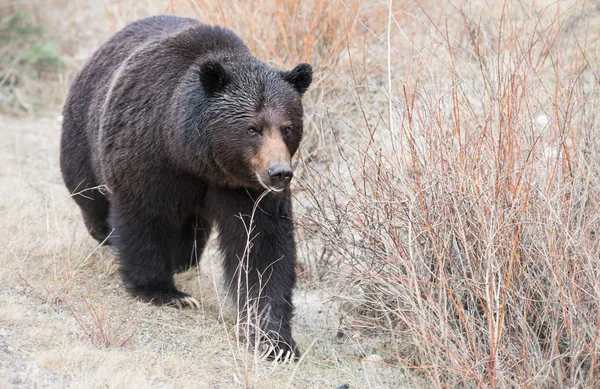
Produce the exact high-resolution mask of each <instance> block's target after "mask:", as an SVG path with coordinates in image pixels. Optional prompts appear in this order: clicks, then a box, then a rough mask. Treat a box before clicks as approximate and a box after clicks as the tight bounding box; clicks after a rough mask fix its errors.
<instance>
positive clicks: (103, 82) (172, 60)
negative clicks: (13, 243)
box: [63, 15, 250, 175]
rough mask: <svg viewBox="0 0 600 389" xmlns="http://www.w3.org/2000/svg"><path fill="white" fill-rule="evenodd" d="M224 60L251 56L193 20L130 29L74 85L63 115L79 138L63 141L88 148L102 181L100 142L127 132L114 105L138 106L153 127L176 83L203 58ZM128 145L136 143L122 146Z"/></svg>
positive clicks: (171, 19)
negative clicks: (104, 131) (102, 132)
mask: <svg viewBox="0 0 600 389" xmlns="http://www.w3.org/2000/svg"><path fill="white" fill-rule="evenodd" d="M223 54H225V55H229V54H233V55H239V54H242V55H245V54H250V52H249V50H248V48H247V47H246V45H245V44H244V43H243V42H242V40H241V39H239V38H238V37H237V36H236V35H235V34H234V33H233V32H231V31H229V30H227V29H224V28H221V27H218V26H210V25H203V24H201V23H200V22H199V21H197V20H194V19H188V18H180V17H176V16H169V15H161V16H153V17H149V18H146V19H142V20H139V21H136V22H133V23H131V24H129V25H128V26H126V27H125V28H123V29H122V30H121V31H119V32H118V33H117V34H115V35H114V36H113V37H112V38H110V39H109V40H108V41H107V42H106V43H104V44H103V45H102V46H101V47H100V48H99V49H98V50H97V51H96V52H95V53H94V54H93V56H92V57H91V58H90V59H89V60H88V62H87V63H86V64H85V65H84V67H83V68H82V70H81V71H80V73H79V74H78V75H77V77H76V78H75V80H74V81H73V84H72V86H71V89H70V91H69V96H68V97H67V102H66V104H65V108H64V112H63V115H64V120H65V121H66V122H68V125H67V126H63V128H64V129H66V128H68V131H70V132H76V133H73V134H63V135H67V136H68V137H70V138H71V139H73V141H76V140H79V143H81V142H85V144H83V145H82V147H85V149H87V150H88V151H89V152H90V153H91V154H92V165H93V167H94V170H95V171H96V174H97V175H99V174H100V171H99V169H98V164H99V161H98V158H99V157H100V148H101V146H100V142H101V140H100V138H99V137H102V136H104V135H109V136H111V135H115V134H114V131H120V130H121V129H120V128H117V127H123V126H121V125H119V123H114V121H115V120H119V119H120V118H121V117H123V112H113V111H114V106H115V105H117V106H120V107H125V108H124V109H128V108H131V107H134V106H137V107H138V112H137V116H139V117H142V116H143V117H144V120H147V121H148V122H152V121H153V120H154V119H153V118H152V117H150V116H151V114H152V113H154V114H156V113H160V112H161V110H160V109H152V110H149V107H150V106H155V107H156V105H157V104H165V103H167V102H168V97H167V96H166V94H168V93H171V92H172V91H173V90H174V89H175V85H174V84H173V80H175V79H178V80H180V81H181V78H182V74H183V73H185V72H187V70H188V69H189V67H190V64H191V63H194V62H195V61H197V60H198V59H199V58H200V57H203V56H206V55H217V56H218V55H223ZM140 99H146V101H147V102H146V104H143V106H141V105H140V101H139V100H140ZM159 100H161V101H159ZM116 101H120V102H121V103H118V102H116ZM127 101H132V102H133V103H128V102H127ZM107 110H108V111H107ZM121 110H122V109H121ZM131 116H133V115H129V117H131ZM106 123H108V124H109V127H112V128H109V129H108V130H107V132H108V133H105V134H102V135H101V134H100V131H101V129H100V127H101V126H104V125H105V124H106ZM128 124H133V123H128ZM125 127H133V126H125ZM124 130H126V131H127V130H129V129H128V128H125V129H124ZM63 131H64V130H63ZM127 139H132V137H129V138H124V139H123V141H127Z"/></svg>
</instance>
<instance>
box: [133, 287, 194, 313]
mask: <svg viewBox="0 0 600 389" xmlns="http://www.w3.org/2000/svg"><path fill="white" fill-rule="evenodd" d="M129 293H131V294H132V295H134V296H136V297H138V298H139V299H141V300H142V301H145V302H148V303H152V304H154V305H157V306H159V307H160V306H163V305H165V306H170V307H175V308H179V309H183V308H192V309H196V308H197V309H199V308H200V303H199V302H198V300H196V299H195V298H193V297H192V296H190V295H189V294H187V293H183V292H180V291H169V292H165V291H160V290H152V291H150V290H140V289H133V290H131V289H130V290H129Z"/></svg>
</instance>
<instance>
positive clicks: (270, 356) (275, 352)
mask: <svg viewBox="0 0 600 389" xmlns="http://www.w3.org/2000/svg"><path fill="white" fill-rule="evenodd" d="M260 351H261V357H263V358H265V359H267V360H269V361H274V362H282V363H287V362H291V361H297V360H298V358H300V351H299V350H298V347H297V346H296V342H294V340H293V339H292V340H291V341H290V342H284V341H282V340H279V341H273V340H268V339H265V340H263V341H262V342H261V344H260Z"/></svg>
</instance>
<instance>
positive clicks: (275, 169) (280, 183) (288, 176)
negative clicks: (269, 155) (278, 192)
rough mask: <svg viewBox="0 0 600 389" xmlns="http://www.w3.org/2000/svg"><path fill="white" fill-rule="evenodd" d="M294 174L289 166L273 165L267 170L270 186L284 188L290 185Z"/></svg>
mask: <svg viewBox="0 0 600 389" xmlns="http://www.w3.org/2000/svg"><path fill="white" fill-rule="evenodd" d="M293 176H294V173H293V172H292V167H291V166H290V165H287V164H286V165H274V166H272V167H270V168H269V179H270V180H271V186H273V187H276V188H285V187H287V186H289V185H290V182H291V181H292V177H293Z"/></svg>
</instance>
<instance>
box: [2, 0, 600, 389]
mask: <svg viewBox="0 0 600 389" xmlns="http://www.w3.org/2000/svg"><path fill="white" fill-rule="evenodd" d="M390 4H391V5H392V7H390ZM14 7H15V6H13V8H14ZM24 9H26V10H29V11H30V12H31V14H30V15H32V16H30V17H32V18H33V19H32V20H34V21H35V22H36V23H39V24H41V25H44V26H51V28H47V35H46V38H47V39H49V40H53V41H55V42H57V45H58V46H57V47H58V48H57V50H58V52H59V53H60V57H61V59H62V61H63V63H64V69H63V71H62V72H61V73H59V75H58V76H57V77H56V78H55V79H51V80H48V79H46V80H42V81H43V83H44V85H52V87H53V88H54V89H53V91H54V93H55V94H56V95H60V96H63V97H64V95H65V93H66V90H67V88H68V85H69V80H70V79H72V77H73V75H74V74H75V72H76V71H77V70H78V69H79V67H80V66H81V64H82V63H83V61H85V59H87V58H88V57H89V55H90V54H91V52H92V51H93V50H94V49H95V48H96V47H98V45H99V44H100V43H101V42H102V41H103V40H105V39H106V38H107V37H108V36H110V35H111V34H112V33H114V32H116V31H117V30H118V29H119V28H121V27H122V26H124V25H125V24H126V23H127V22H129V21H131V20H134V19H138V18H141V17H144V16H148V15H152V14H158V13H175V14H179V15H184V16H192V17H196V18H199V19H200V20H202V21H205V22H209V23H218V24H221V25H225V26H227V27H230V28H232V29H233V30H234V31H236V32H237V33H238V34H239V35H240V36H241V37H242V38H243V39H244V40H245V41H246V42H247V43H248V45H249V46H250V48H251V49H252V51H253V52H254V53H255V54H256V55H257V56H258V57H259V58H261V59H264V60H266V61H268V62H270V63H272V64H273V65H274V66H278V67H282V68H291V67H293V66H294V65H295V64H296V63H297V62H300V61H309V62H311V63H312V64H313V66H314V67H315V69H316V73H315V83H314V87H313V88H312V90H311V91H310V92H309V93H308V94H307V96H306V98H305V106H306V107H307V112H306V123H307V129H306V139H305V143H304V145H303V147H304V148H303V149H302V150H301V153H300V155H299V158H298V166H297V168H296V171H297V172H298V173H297V177H299V180H298V188H296V189H297V190H296V209H297V214H298V222H299V225H300V229H299V231H298V238H299V241H300V247H301V254H302V260H303V266H304V268H305V270H306V272H305V273H304V274H303V279H305V280H307V281H305V282H304V285H303V287H302V288H301V289H300V290H299V291H298V292H297V296H299V299H298V302H297V304H298V306H299V315H297V316H298V318H297V321H296V323H295V326H296V327H295V330H296V334H297V336H298V337H299V338H300V339H299V340H300V346H301V348H302V349H303V350H307V349H309V352H308V353H307V354H306V356H305V357H304V359H303V361H302V363H300V364H299V365H298V366H297V367H294V366H287V367H282V366H279V367H276V368H272V367H268V366H266V365H264V364H261V363H257V362H256V360H250V359H248V358H249V355H250V354H251V353H248V352H247V351H246V348H245V347H244V346H243V345H240V343H239V342H238V341H237V340H236V337H235V334H233V332H234V330H233V325H232V322H233V320H232V319H231V318H222V320H215V319H214V318H216V317H220V316H221V305H222V300H221V298H220V297H219V288H218V286H217V287H215V284H217V285H218V283H216V282H215V281H211V280H214V278H215V273H214V272H213V270H211V269H212V268H211V267H210V266H207V269H205V268H204V267H203V272H204V275H200V276H198V275H196V274H188V275H187V276H186V277H188V278H185V277H184V278H183V279H181V280H179V281H180V283H183V284H184V287H185V288H187V290H190V289H191V290H193V291H194V295H196V296H199V295H202V297H203V299H202V301H203V303H205V307H204V308H203V310H202V314H200V315H199V316H198V315H192V314H188V313H173V312H172V311H168V310H156V309H149V310H148V308H146V307H145V306H143V305H138V304H137V303H134V302H131V301H129V300H127V298H126V297H125V296H124V295H123V293H122V292H121V288H120V286H119V282H118V279H117V278H116V277H115V275H114V270H115V267H114V264H112V258H113V257H112V254H111V253H110V252H107V251H104V250H96V247H95V246H93V245H92V244H91V242H90V239H89V238H88V237H87V236H85V233H84V232H83V228H82V226H81V225H79V224H77V225H76V226H75V227H73V223H77V220H79V218H78V215H77V214H76V210H75V209H74V208H75V206H74V205H73V204H72V203H71V202H69V201H68V199H67V198H66V193H65V192H64V189H63V188H62V185H61V180H60V176H59V175H58V170H57V168H56V166H57V164H56V152H57V145H56V140H57V137H58V126H57V125H56V124H55V123H52V124H51V123H46V124H47V125H49V126H50V127H51V128H52V130H49V129H45V130H41V129H42V126H41V123H39V122H36V123H37V124H36V125H34V127H32V129H27V130H26V129H23V132H22V133H19V132H15V131H4V133H6V134H7V136H8V137H7V138H6V139H7V140H6V141H5V143H4V146H3V147H4V148H5V149H6V150H2V151H3V152H4V151H6V153H5V154H3V155H8V156H9V161H8V163H7V164H6V166H5V167H4V170H3V171H4V172H5V175H4V176H0V178H2V186H1V189H2V195H3V197H2V198H3V199H11V198H12V199H16V200H14V201H3V203H2V204H1V206H2V208H1V210H2V212H3V214H4V215H6V217H5V218H4V221H3V224H2V227H3V228H5V229H6V231H7V232H6V233H3V234H2V236H5V237H7V244H4V241H3V242H2V243H3V244H2V246H3V248H2V249H1V250H2V251H1V255H2V265H3V266H2V269H0V279H1V280H2V285H9V287H6V288H4V289H2V290H3V294H2V295H1V296H3V297H4V300H5V301H7V303H8V302H10V301H12V299H13V298H16V301H19V302H20V305H19V307H21V308H19V307H17V306H14V304H13V305H10V304H9V305H7V307H8V308H5V309H6V312H7V315H4V316H1V317H9V318H10V319H7V320H6V322H0V324H2V326H3V327H6V328H9V330H8V333H9V335H7V336H8V337H12V338H11V339H13V340H12V344H18V343H19V342H20V341H22V339H26V337H25V336H24V335H23V334H20V335H18V336H17V335H16V332H15V330H14V329H15V328H17V327H18V325H19V324H15V323H13V322H12V320H17V319H14V318H15V317H18V316H19V315H24V316H25V317H26V318H27V319H24V320H25V322H27V323H34V322H35V321H34V320H33V319H29V317H30V316H31V315H38V314H40V315H41V316H42V317H43V319H40V320H43V322H44V323H53V326H55V327H56V328H54V327H53V326H52V325H51V326H50V328H51V330H50V331H52V334H53V335H54V336H56V334H62V335H59V336H62V339H65V340H64V342H63V344H62V346H57V345H52V344H49V343H48V340H47V339H45V337H46V336H49V334H44V335H41V336H37V335H36V336H34V338H33V339H36V341H38V342H39V345H38V346H36V347H33V348H32V347H31V346H29V347H30V348H28V349H27V350H34V349H35V350H36V351H35V352H33V351H31V352H32V353H33V354H31V355H35V357H34V358H29V359H27V358H25V359H26V360H28V361H29V362H28V363H31V361H32V360H34V361H36V364H35V366H44V369H46V370H44V371H45V374H48V375H47V376H44V377H50V378H48V381H49V382H60V383H64V382H67V383H70V384H72V385H75V384H86V386H101V385H105V386H110V387H122V386H126V385H133V384H136V385H141V386H150V385H158V384H159V383H172V384H173V385H175V386H187V385H188V384H189V383H190V381H186V380H187V379H189V377H192V378H191V379H192V382H194V383H195V384H196V386H202V385H203V384H206V385H207V386H210V385H216V384H221V385H226V386H227V387H230V386H240V387H244V386H246V387H274V386H282V385H283V386H285V385H288V386H291V387H307V388H308V387H336V386H337V385H339V384H342V383H344V382H349V383H350V384H351V385H352V386H351V387H398V386H401V385H406V386H409V387H410V386H412V387H414V386H419V385H418V384H419V383H420V384H421V385H422V386H423V387H431V386H432V385H433V386H437V387H455V386H458V387H561V386H568V387H595V386H598V385H600V383H599V382H598V380H597V377H598V376H599V373H600V372H599V369H598V362H599V361H598V341H599V339H598V336H599V335H598V334H599V329H600V328H599V326H600V316H598V312H599V309H600V301H599V297H600V296H599V293H600V290H599V289H598V282H597V280H598V278H599V277H600V269H599V268H598V265H597V264H598V257H599V254H600V247H599V244H598V235H597V232H596V231H597V229H598V224H599V223H600V214H599V212H598V209H599V207H598V199H599V195H600V192H599V189H598V188H600V182H599V178H598V177H599V173H600V158H599V156H600V150H599V149H598V148H599V147H600V144H599V141H598V140H597V139H598V136H597V129H598V128H599V125H600V123H599V122H598V119H597V117H596V112H597V111H598V107H597V104H598V103H600V98H599V93H598V88H599V85H598V72H597V67H598V66H597V64H598V63H599V59H600V44H598V43H597V39H596V37H597V36H598V33H599V32H600V10H599V9H598V7H597V6H595V5H594V4H591V3H589V2H585V1H574V0H564V1H558V2H556V1H546V0H541V1H536V2H524V1H523V2H520V1H510V0H507V1H504V2H491V1H490V2H486V1H479V2H476V1H471V2H467V1H457V2H437V1H433V0H430V1H419V2H417V1H407V2H399V1H393V2H391V1H390V2H379V1H372V2H368V1H358V0H345V1H344V0H330V1H327V0H309V1H300V0H291V1H279V0H254V1H248V2H245V1H241V0H240V1H231V2H226V3H224V2H220V1H216V0H186V1H184V0H180V1H160V2H159V1H142V2H126V1H103V2H92V3H90V2H83V1H64V0H55V1H52V2H47V3H37V4H33V5H30V6H27V7H25V8H24ZM58 21H60V23H58ZM0 78H2V74H0ZM34 81H35V80H33V81H31V82H34ZM31 91H35V88H32V89H31ZM31 91H29V92H28V89H27V88H26V87H25V86H23V87H22V89H21V98H22V99H27V96H32V95H34V94H35V93H32V92H31ZM58 103H59V100H58V99H57V100H56V101H54V102H53V100H50V101H48V102H47V106H49V107H50V108H51V109H55V110H56V109H57V108H56V107H57V106H58ZM10 123H11V122H9V123H8V124H7V125H12V124H10ZM39 131H42V133H41V135H40V132H39ZM36 142H49V143H48V144H44V145H43V147H41V146H40V147H36V146H32V145H35V144H37V143H36ZM52 142H54V143H52ZM38 146H39V145H38ZM30 147H33V148H30ZM40 172H41V173H40ZM42 215H43V216H42ZM208 256H209V257H210V256H211V254H209V255H208ZM213 256H214V253H213ZM107 263H108V264H107ZM203 263H204V262H203ZM4 265H6V266H4ZM17 271H18V272H19V273H18V274H21V277H22V278H19V277H17V276H16V274H17ZM98 277H100V278H98ZM23 280H26V281H27V283H29V284H30V286H31V288H25V289H22V288H23V285H24V281H23ZM17 285H19V286H17ZM314 286H316V287H318V288H319V289H323V290H326V291H328V292H331V295H333V296H338V297H340V301H342V304H341V305H340V306H339V310H338V308H337V307H338V305H336V304H333V305H323V306H322V307H321V308H318V307H317V305H318V303H320V300H322V298H323V296H324V295H323V293H321V292H320V293H316V292H314V291H313V290H311V289H310V288H309V287H314ZM19 288H21V289H19ZM36 293H38V294H39V295H40V297H36ZM6 296H10V297H6ZM14 296H18V298H17V297H14ZM42 300H45V301H46V302H45V303H41V301H42ZM315 300H317V301H315ZM55 301H58V302H55ZM124 301H125V302H126V303H124ZM124 304H126V305H124ZM48 307H53V308H48ZM55 307H62V308H55ZM327 307H330V308H327ZM319 309H321V310H324V312H328V311H327V309H330V310H333V312H331V311H330V312H329V313H327V314H326V315H324V316H323V315H322V313H319ZM57 312H58V313H57ZM61 312H62V313H61ZM65 312H66V315H65V314H64V313H65ZM131 312H134V313H135V314H133V315H131ZM156 315H158V316H159V318H157V319H154V316H156ZM211 317H212V318H213V321H211V319H210V318H211ZM78 318H79V320H78ZM67 319H68V320H67ZM125 319H127V320H126V322H125V323H124V324H123V323H122V321H123V320H125ZM69 320H70V322H69ZM35 323H37V322H35ZM338 324H339V326H340V331H339V335H340V336H341V338H340V339H341V340H336V339H335V338H333V336H332V335H333V334H334V332H335V331H336V330H337V327H338ZM31 326H32V325H31V324H29V325H26V328H29V327H31ZM133 330H135V331H133ZM69 331H71V332H69ZM132 331H133V332H135V334H133V335H132ZM65 332H67V333H65ZM74 334H75V335H74ZM86 334H87V335H86ZM207 334H209V335H207ZM324 334H325V335H324ZM0 335H2V333H0ZM130 336H131V337H130ZM169 336H171V338H169ZM173 336H175V337H177V339H178V340H179V341H178V342H176V343H172V340H173V338H172V337H173ZM129 337H130V338H129ZM14 339H16V340H14ZM40 339H42V340H43V341H42V340H40ZM314 339H316V341H315V340H314ZM90 340H91V342H90ZM123 340H126V342H123ZM0 341H2V337H0ZM338 342H339V343H338ZM121 343H123V345H124V346H123V347H118V346H119V345H120V344H121ZM91 344H100V345H102V346H94V347H91V346H90V345H91ZM106 345H108V346H109V347H108V348H106V347H105V346H106ZM23 347H24V346H23ZM60 347H63V348H62V349H61V348H60ZM71 347H72V348H73V350H74V351H73V353H72V355H67V354H68V352H67V351H66V350H69V349H71ZM21 350H25V348H22V349H21ZM44 350H45V351H44ZM186 350H187V351H186ZM188 351H189V352H188ZM28 352H29V351H28ZM43 352H46V354H43ZM19 355H21V354H19ZM140 355H142V356H143V357H142V361H140V362H138V363H139V364H140V365H141V366H142V367H141V369H140V370H139V371H138V373H137V375H124V376H119V375H111V373H110V372H111V371H112V370H114V369H115V368H116V366H123V367H124V368H125V369H127V370H131V371H135V370H136V366H135V364H134V361H137V359H136V357H139V356H140ZM186 357H187V359H186ZM189 358H191V359H192V360H193V361H196V362H197V364H202V363H204V364H206V366H207V367H206V368H201V367H198V366H196V365H194V364H191V363H190V361H189V360H188V359H189ZM79 360H82V362H80V363H78V361H79ZM40 361H41V362H40ZM99 366H100V367H99ZM0 367H1V365H0ZM154 368H156V369H158V370H153V369H154ZM111 369H112V370H111ZM373 369H375V370H373ZM153 371H157V372H154V373H153ZM207 371H208V372H211V373H207ZM405 371H409V372H410V373H409V375H406V376H405V373H404V372H405ZM53 374H54V375H53ZM211 374H212V375H211ZM52 377H54V378H52ZM64 377H71V378H64ZM199 377H201V378H199ZM415 377H418V378H415ZM53 380H54V381H53ZM56 380H58V381H56ZM60 380H64V381H60ZM421 380H426V381H427V383H426V384H425V383H423V382H424V381H421ZM0 383H1V382H0ZM193 385H194V384H191V386H193ZM57 386H60V385H57Z"/></svg>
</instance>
